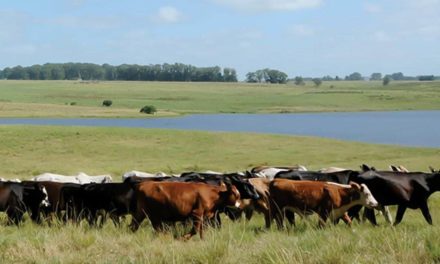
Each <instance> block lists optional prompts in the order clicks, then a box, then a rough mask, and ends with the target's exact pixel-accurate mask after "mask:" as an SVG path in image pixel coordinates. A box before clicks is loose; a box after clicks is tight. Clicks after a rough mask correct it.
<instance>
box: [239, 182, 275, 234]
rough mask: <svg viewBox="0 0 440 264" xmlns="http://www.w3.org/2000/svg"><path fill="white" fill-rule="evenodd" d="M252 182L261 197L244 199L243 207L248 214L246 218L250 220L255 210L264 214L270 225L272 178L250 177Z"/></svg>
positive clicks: (267, 224) (267, 223)
mask: <svg viewBox="0 0 440 264" xmlns="http://www.w3.org/2000/svg"><path fill="white" fill-rule="evenodd" d="M249 182H250V184H252V185H253V186H254V188H255V190H256V191H257V193H258V196H259V198H258V199H256V200H253V199H245V200H243V201H242V206H241V207H242V208H243V211H244V213H245V215H246V219H247V220H250V219H251V218H252V214H253V212H254V210H255V211H257V212H259V213H262V214H263V215H264V220H265V222H266V227H270V221H271V218H270V208H269V206H270V203H269V184H270V180H269V179H265V178H250V179H249Z"/></svg>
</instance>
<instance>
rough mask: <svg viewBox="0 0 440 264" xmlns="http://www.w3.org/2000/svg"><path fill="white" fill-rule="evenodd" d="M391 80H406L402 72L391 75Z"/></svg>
mask: <svg viewBox="0 0 440 264" xmlns="http://www.w3.org/2000/svg"><path fill="white" fill-rule="evenodd" d="M391 78H392V79H393V80H395V81H402V80H404V79H405V76H404V75H403V73H401V72H396V73H393V74H391Z"/></svg>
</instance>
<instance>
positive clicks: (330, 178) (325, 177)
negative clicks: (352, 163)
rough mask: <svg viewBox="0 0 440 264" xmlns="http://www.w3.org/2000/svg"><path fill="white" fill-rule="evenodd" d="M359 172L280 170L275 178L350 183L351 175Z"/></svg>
mask: <svg viewBox="0 0 440 264" xmlns="http://www.w3.org/2000/svg"><path fill="white" fill-rule="evenodd" d="M353 174H357V172H356V171H352V170H344V171H337V172H329V173H323V172H317V171H296V170H290V171H280V172H278V173H277V174H276V175H275V178H280V179H289V180H303V181H326V182H334V183H340V184H348V182H349V179H350V176H351V175H353Z"/></svg>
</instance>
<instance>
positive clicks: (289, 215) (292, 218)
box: [286, 210, 295, 226]
mask: <svg viewBox="0 0 440 264" xmlns="http://www.w3.org/2000/svg"><path fill="white" fill-rule="evenodd" d="M286 218H287V221H289V224H290V225H291V226H295V213H294V212H292V211H289V210H286Z"/></svg>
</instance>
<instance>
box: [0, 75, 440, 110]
mask: <svg viewBox="0 0 440 264" xmlns="http://www.w3.org/2000/svg"><path fill="white" fill-rule="evenodd" d="M106 99H109V100H112V101H113V105H112V106H111V107H102V106H101V104H102V102H103V101H104V100H106ZM439 102H440V82H409V81H408V82H391V84H390V85H389V86H386V87H384V86H382V83H381V82H378V81H370V82H364V81H358V82H350V81H334V82H324V83H323V84H322V85H321V86H320V87H319V88H317V87H315V86H313V85H312V84H311V83H307V84H306V85H305V86H295V85H293V84H286V85H274V84H247V83H185V82H77V81H12V80H11V81H8V80H0V117H12V116H14V117H49V116H50V117H145V116H147V115H145V114H140V113H139V109H140V108H141V107H143V106H145V105H154V106H155V107H156V108H157V109H158V110H159V112H158V116H169V115H180V114H188V113H193V114H194V113H295V112H334V111H389V110H434V109H439V108H440V104H439Z"/></svg>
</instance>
